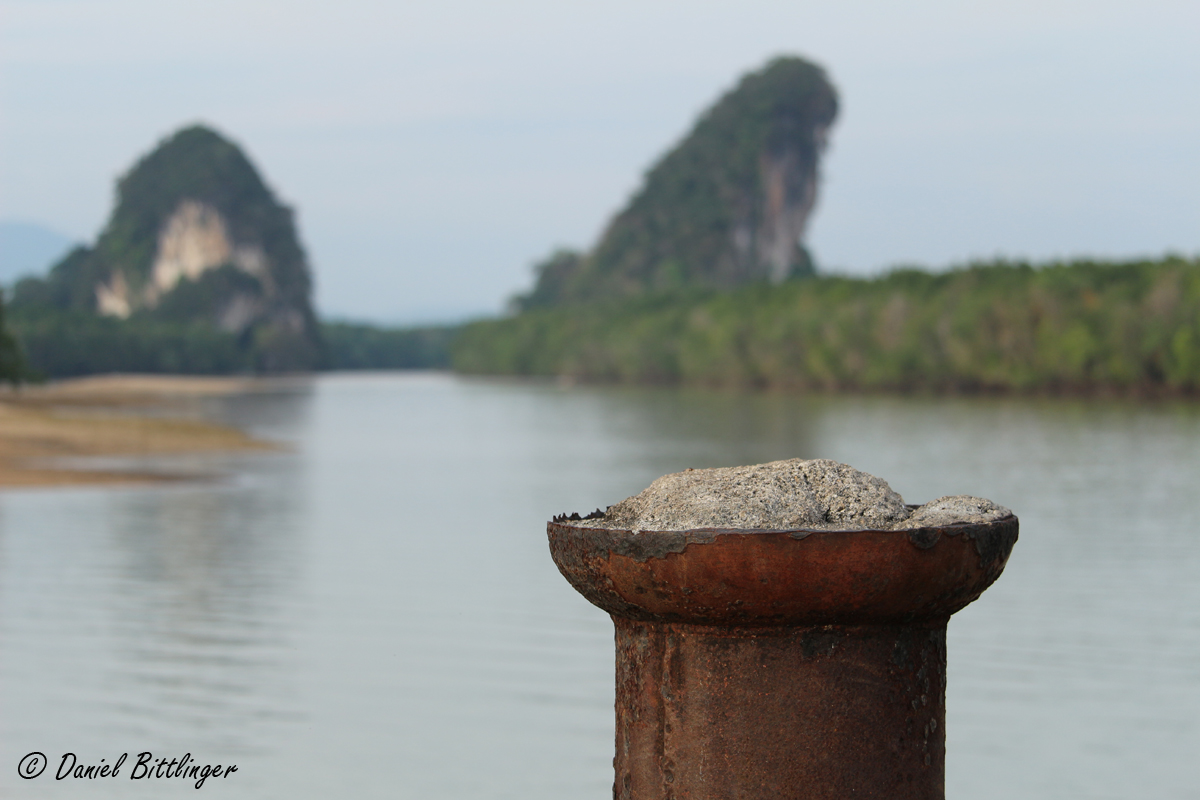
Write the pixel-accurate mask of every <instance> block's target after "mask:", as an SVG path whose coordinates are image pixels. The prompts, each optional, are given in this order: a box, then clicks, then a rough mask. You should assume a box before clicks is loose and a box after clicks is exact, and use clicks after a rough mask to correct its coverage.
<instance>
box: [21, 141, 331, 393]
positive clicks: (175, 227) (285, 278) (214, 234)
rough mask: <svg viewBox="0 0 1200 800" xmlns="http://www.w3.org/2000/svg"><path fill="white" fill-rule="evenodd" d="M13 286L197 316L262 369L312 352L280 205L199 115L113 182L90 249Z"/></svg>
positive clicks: (296, 263) (303, 269)
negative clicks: (41, 285) (250, 353)
mask: <svg viewBox="0 0 1200 800" xmlns="http://www.w3.org/2000/svg"><path fill="white" fill-rule="evenodd" d="M46 283H47V284H49V288H48V290H46V291H41V290H38V288H37V287H36V286H34V285H26V286H24V287H22V286H18V288H17V293H16V296H15V297H14V303H15V304H18V305H19V304H20V303H21V302H22V301H23V297H22V293H23V292H24V294H25V295H27V296H29V297H34V298H35V299H41V300H44V299H45V298H50V299H51V301H52V302H53V303H54V304H55V305H58V306H59V307H62V308H68V307H69V308H74V309H75V310H77V311H91V312H94V313H98V314H100V315H104V316H111V317H119V318H126V319H127V318H131V317H135V316H137V317H148V318H154V319H160V320H164V321H171V322H187V323H200V324H206V325H209V326H212V327H215V328H217V329H219V330H222V331H226V332H230V333H234V334H236V335H237V336H238V337H239V341H242V342H244V343H245V346H247V347H251V348H255V349H256V352H255V354H254V359H253V360H254V363H256V364H257V365H258V367H259V368H261V369H263V370H266V371H276V370H292V369H306V368H310V367H312V366H315V364H316V363H317V360H318V355H319V342H318V334H317V324H316V318H315V315H314V313H313V309H312V302H311V295H312V278H311V274H310V270H309V266H308V261H307V258H306V256H305V254H304V250H303V248H302V247H301V245H300V242H299V239H298V237H297V234H296V228H295V222H294V220H293V214H292V211H291V209H289V208H288V207H286V206H284V205H282V204H281V203H279V201H278V200H276V198H275V196H274V195H273V194H272V192H271V190H270V189H269V188H268V187H267V185H266V184H265V183H264V182H263V180H262V178H261V177H260V175H259V174H258V171H257V170H256V169H255V168H254V165H253V164H251V163H250V160H249V159H248V158H247V157H246V156H245V154H244V153H243V152H242V151H241V149H239V148H238V146H237V145H235V144H234V143H233V142H231V141H229V140H228V139H226V138H225V137H223V136H222V135H221V134H219V133H217V132H216V131H214V130H212V129H211V128H208V127H205V126H202V125H193V126H190V127H186V128H183V129H182V130H180V131H178V132H176V133H174V134H173V135H171V136H169V137H167V138H166V139H164V140H163V141H161V142H160V143H159V144H158V146H157V147H156V148H155V149H154V150H152V151H151V152H150V153H148V154H147V155H145V156H143V157H142V158H141V159H139V160H138V162H137V163H136V164H135V165H134V166H133V168H132V169H130V170H129V172H128V173H126V174H125V175H124V176H123V177H121V178H120V179H119V180H118V182H117V197H116V207H115V208H114V210H113V213H112V216H111V218H110V219H109V222H108V224H107V225H106V226H105V228H104V230H103V232H102V233H101V234H100V237H99V239H98V240H97V241H96V245H95V247H93V248H91V249H90V250H81V251H76V252H74V253H72V254H71V255H69V256H68V257H67V258H66V259H64V260H63V261H62V262H61V263H60V264H59V265H58V266H56V267H55V268H54V269H53V270H52V271H51V274H50V277H49V278H48V279H47V281H46Z"/></svg>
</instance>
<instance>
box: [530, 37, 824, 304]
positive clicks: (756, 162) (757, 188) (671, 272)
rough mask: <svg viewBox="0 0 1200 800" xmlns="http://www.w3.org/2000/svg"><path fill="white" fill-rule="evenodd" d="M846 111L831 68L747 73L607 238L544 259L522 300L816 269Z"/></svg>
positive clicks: (778, 276)
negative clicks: (829, 162)
mask: <svg viewBox="0 0 1200 800" xmlns="http://www.w3.org/2000/svg"><path fill="white" fill-rule="evenodd" d="M837 109H838V100H837V92H836V91H835V90H834V88H833V86H832V85H831V84H830V82H829V80H828V79H827V78H826V76H825V72H824V71H823V70H822V69H821V68H820V67H818V66H817V65H815V64H812V63H810V62H808V61H806V60H804V59H802V58H796V57H783V58H777V59H775V60H773V61H771V62H770V63H768V64H767V65H766V66H765V67H763V68H762V69H761V70H759V71H757V72H752V73H750V74H748V75H746V76H745V77H743V78H742V79H741V81H740V82H739V83H738V84H737V86H736V87H734V88H733V89H732V90H731V91H729V92H728V93H727V94H725V95H724V96H723V97H721V98H720V99H719V100H718V101H717V102H716V103H715V104H714V105H713V106H712V107H711V108H710V109H708V110H707V111H706V112H705V113H704V114H702V115H701V117H700V119H699V120H698V121H697V123H696V125H695V127H694V128H693V129H692V131H691V132H690V133H689V134H688V135H687V136H686V137H685V138H684V139H683V141H682V142H680V143H679V144H678V145H677V146H676V147H675V148H673V149H672V150H671V151H670V152H668V153H667V154H666V155H665V156H663V157H662V158H661V159H660V160H659V161H658V162H657V163H656V164H655V165H654V166H652V167H651V168H650V170H649V171H648V172H647V173H646V177H645V180H644V182H643V185H642V187H641V188H640V189H639V190H638V192H637V193H636V194H635V195H634V197H633V199H632V200H630V202H629V204H628V205H627V206H626V208H625V209H624V210H622V211H621V212H620V213H618V214H617V215H616V217H614V218H613V220H612V222H611V223H610V224H609V226H608V229H607V230H606V231H605V232H604V234H603V236H602V237H601V239H600V241H599V242H598V243H597V244H596V246H595V248H594V249H593V250H592V251H591V252H589V253H586V254H580V253H574V252H569V251H560V252H558V253H555V254H554V255H552V256H551V257H550V258H549V259H547V260H546V261H545V262H543V263H542V264H540V265H539V266H538V267H537V268H536V270H537V273H538V276H537V283H536V285H535V286H534V288H533V290H532V292H530V293H529V294H528V295H526V296H525V297H522V298H518V299H517V304H518V306H520V307H522V308H535V307H543V306H552V305H558V304H563V303H577V302H583V301H591V300H602V299H606V298H613V297H628V296H633V295H638V294H643V293H647V292H658V291H666V290H672V289H677V288H684V287H707V288H732V287H734V286H739V285H743V284H747V283H754V282H757V281H763V280H770V281H771V282H774V283H779V282H781V281H783V280H785V279H787V278H789V277H792V276H796V275H806V274H811V272H812V263H811V260H810V259H809V257H808V254H807V252H806V251H805V250H804V248H803V246H802V245H801V240H802V237H803V235H804V229H805V224H806V223H807V221H808V216H809V214H810V213H811V211H812V209H813V204H814V202H815V200H816V193H817V175H818V166H819V160H820V155H821V151H822V149H823V148H824V146H825V141H826V136H827V132H828V130H829V126H830V125H831V124H832V123H833V121H834V118H835V117H836V116H837Z"/></svg>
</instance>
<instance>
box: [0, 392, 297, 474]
mask: <svg viewBox="0 0 1200 800" xmlns="http://www.w3.org/2000/svg"><path fill="white" fill-rule="evenodd" d="M273 385H275V382H274V381H264V380H262V379H255V378H225V377H190V376H178V375H102V376H89V377H84V378H74V379H69V380H64V381H57V382H54V383H50V384H46V385H40V386H23V387H20V388H7V389H3V390H0V489H5V488H35V487H55V486H106V485H107V486H121V485H134V484H154V483H172V482H177V481H182V480H190V479H195V476H193V475H181V474H171V473H163V472H151V471H143V470H136V469H134V470H108V469H99V468H90V467H85V466H80V467H74V466H69V465H66V464H64V463H63V462H65V461H68V460H72V459H79V458H88V457H106V456H108V457H112V456H117V457H121V456H154V455H184V454H193V453H233V452H253V451H259V452H269V451H272V450H278V449H279V446H278V445H275V444H272V443H270V442H266V441H262V440H259V439H255V438H253V437H251V436H249V435H247V434H246V433H245V432H243V431H241V430H238V429H237V428H233V427H230V426H227V425H221V424H218V423H214V422H209V421H205V420H200V419H195V418H189V417H187V416H185V415H184V414H183V413H182V412H183V411H184V410H185V409H186V408H187V407H188V405H189V403H194V401H196V400H201V399H207V398H216V397H227V396H230V395H234V394H241V393H245V392H255V391H263V390H265V389H268V388H270V387H271V386H273Z"/></svg>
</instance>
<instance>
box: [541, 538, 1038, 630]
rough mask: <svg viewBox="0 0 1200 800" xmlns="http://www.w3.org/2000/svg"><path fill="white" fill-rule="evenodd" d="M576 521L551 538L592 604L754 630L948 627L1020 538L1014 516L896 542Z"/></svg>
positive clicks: (632, 614) (560, 561) (622, 612)
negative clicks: (936, 621) (935, 622)
mask: <svg viewBox="0 0 1200 800" xmlns="http://www.w3.org/2000/svg"><path fill="white" fill-rule="evenodd" d="M558 519H559V520H561V519H563V518H558ZM580 522H586V520H581V521H580ZM580 522H576V523H575V524H566V523H564V522H562V521H552V522H550V523H548V525H547V535H548V537H549V540H550V551H551V554H552V556H553V557H554V561H555V564H557V566H558V568H559V570H560V571H561V572H562V573H563V575H564V576H565V577H566V578H567V580H568V581H569V582H570V583H571V585H572V586H574V587H575V588H576V589H577V590H578V591H579V592H580V593H581V594H583V596H584V597H586V598H587V599H588V600H589V601H591V602H592V603H593V604H595V605H597V606H599V607H600V608H602V609H604V610H605V611H608V612H609V613H612V614H616V615H618V616H622V617H627V618H631V619H640V620H647V621H662V622H684V623H694V624H703V625H738V626H750V627H755V626H779V625H822V624H865V623H876V622H909V621H913V620H918V619H933V618H938V617H948V616H949V615H950V614H953V613H954V612H956V611H958V610H959V609H961V608H962V607H963V606H965V605H967V604H968V603H970V602H972V601H973V600H975V599H976V598H977V597H979V595H980V594H982V592H983V591H984V590H985V589H986V588H987V587H988V586H990V585H991V584H992V582H993V581H995V580H996V578H998V577H999V576H1000V573H1001V572H1002V571H1003V569H1004V565H1005V563H1006V562H1007V561H1008V556H1009V554H1010V553H1011V551H1012V548H1013V545H1014V544H1015V543H1016V540H1017V533H1018V521H1017V518H1016V517H1015V516H1012V515H1009V516H1008V517H1005V518H1003V519H1000V520H997V521H995V522H990V523H960V524H955V525H946V526H938V527H927V528H913V529H909V530H898V531H895V530H892V531H883V530H850V531H825V530H812V529H805V528H795V529H788V530H763V529H752V530H739V529H728V528H706V529H696V530H689V531H639V532H637V533H634V532H632V531H628V530H619V529H608V528H590V527H585V526H582V525H580Z"/></svg>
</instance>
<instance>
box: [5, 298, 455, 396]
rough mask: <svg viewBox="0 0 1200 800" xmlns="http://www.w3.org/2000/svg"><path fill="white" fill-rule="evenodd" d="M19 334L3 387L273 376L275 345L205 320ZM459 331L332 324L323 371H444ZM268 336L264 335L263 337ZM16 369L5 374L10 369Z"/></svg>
mask: <svg viewBox="0 0 1200 800" xmlns="http://www.w3.org/2000/svg"><path fill="white" fill-rule="evenodd" d="M11 327H12V329H13V331H14V333H15V334H16V337H15V338H16V339H17V340H19V341H20V347H19V348H18V347H17V344H16V341H15V340H14V337H12V336H9V337H8V338H7V339H5V338H4V336H3V335H2V334H0V380H5V379H7V380H12V379H13V378H14V377H16V378H20V377H23V376H24V375H25V371H24V370H25V367H24V363H25V361H24V360H23V359H21V358H20V354H21V352H22V351H23V352H24V354H25V357H26V358H27V360H28V362H29V363H30V364H31V365H32V367H33V370H32V374H33V375H35V376H39V377H47V378H66V377H71V376H75V375H88V374H93V373H104V372H160V373H164V372H165V373H178V374H202V375H205V374H206V375H220V374H234V373H245V374H249V373H256V372H264V371H268V370H265V369H264V362H265V361H266V360H267V359H269V358H270V357H272V355H273V351H274V349H273V348H272V347H271V344H272V343H270V342H268V341H262V340H255V339H253V338H250V339H248V340H247V339H244V338H242V337H238V336H236V335H234V334H233V333H229V332H226V331H221V330H218V329H216V328H213V327H212V326H211V325H207V324H204V323H203V322H197V321H194V320H193V321H182V322H172V321H170V320H164V319H161V318H157V317H149V316H143V315H139V316H135V317H133V318H131V319H128V320H120V319H115V318H113V317H101V316H97V315H95V314H89V313H86V312H80V311H68V312H58V313H51V314H45V313H38V314H17V315H15V317H14V318H13V320H12V321H11ZM455 332H456V329H454V328H450V327H430V328H381V327H376V326H373V325H362V324H353V323H346V322H328V323H322V325H321V339H322V353H321V361H320V365H319V366H320V368H321V369H326V370H360V369H443V368H445V367H448V366H449V364H450V354H449V343H450V340H451V339H452V337H453V336H454V334H455ZM260 335H261V332H260ZM6 369H7V370H9V371H8V372H4V370H6Z"/></svg>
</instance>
